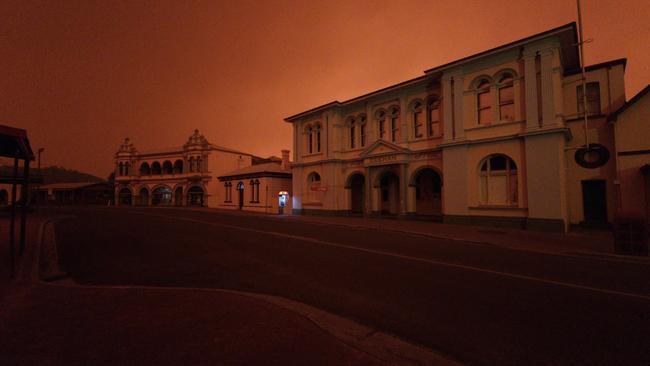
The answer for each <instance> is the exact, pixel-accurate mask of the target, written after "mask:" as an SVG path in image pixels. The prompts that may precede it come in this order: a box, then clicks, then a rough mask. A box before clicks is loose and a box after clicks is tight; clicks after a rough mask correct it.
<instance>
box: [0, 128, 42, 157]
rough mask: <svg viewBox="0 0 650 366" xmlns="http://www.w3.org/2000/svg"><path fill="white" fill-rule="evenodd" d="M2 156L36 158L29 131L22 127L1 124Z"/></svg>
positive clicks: (0, 152)
mask: <svg viewBox="0 0 650 366" xmlns="http://www.w3.org/2000/svg"><path fill="white" fill-rule="evenodd" d="M0 156H3V157H7V158H18V159H22V160H34V152H33V151H32V147H31V146H30V145H29V139H28V138H27V131H25V130H24V129H22V128H15V127H9V126H3V125H0Z"/></svg>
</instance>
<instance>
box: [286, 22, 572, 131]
mask: <svg viewBox="0 0 650 366" xmlns="http://www.w3.org/2000/svg"><path fill="white" fill-rule="evenodd" d="M576 27H577V26H576V23H575V22H571V23H568V24H565V25H563V26H560V27H557V28H553V29H550V30H547V31H544V32H541V33H537V34H534V35H532V36H529V37H526V38H522V39H519V40H517V41H514V42H510V43H507V44H505V45H501V46H498V47H495V48H491V49H489V50H486V51H482V52H479V53H476V54H473V55H471V56H467V57H464V58H461V59H459V60H456V61H452V62H448V63H446V64H443V65H440V66H436V67H434V68H431V69H428V70H425V71H424V73H425V74H426V75H423V76H418V77H416V78H413V79H409V80H406V81H403V82H400V83H398V84H394V85H391V86H388V87H385V88H382V89H379V90H376V91H373V92H370V93H367V94H364V95H361V96H359V97H355V98H352V99H348V100H346V101H344V102H339V101H338V100H335V101H333V102H329V103H327V104H323V105H321V106H319V107H315V108H312V109H309V110H307V111H304V112H300V113H297V114H294V115H292V116H290V117H287V118H285V119H284V121H285V122H293V121H295V120H296V119H298V118H301V117H304V116H307V115H310V114H312V113H314V112H317V111H319V110H323V109H326V108H330V107H333V106H343V105H346V104H350V103H353V102H356V101H358V100H360V99H364V98H367V97H369V96H372V95H376V94H379V93H382V92H385V91H388V90H392V89H396V88H399V87H403V86H405V85H408V84H412V83H416V82H419V81H422V80H424V79H426V78H427V77H429V76H430V75H431V74H432V73H437V72H442V71H444V70H445V69H449V68H452V67H455V66H458V65H459V64H462V63H464V62H468V61H471V60H474V59H478V58H481V57H486V56H489V55H492V54H494V53H497V52H502V51H505V50H507V49H512V48H516V47H520V46H522V45H523V44H525V43H529V42H532V41H535V40H537V39H542V38H545V37H548V36H551V35H554V34H564V35H565V37H570V39H567V40H566V41H567V42H568V43H569V44H571V45H575V44H577V43H578V35H577V28H576ZM567 32H568V33H567ZM562 52H564V53H563V59H565V60H566V62H567V63H568V65H567V68H568V69H574V68H578V67H579V65H580V61H579V57H578V50H577V47H563V48H562Z"/></svg>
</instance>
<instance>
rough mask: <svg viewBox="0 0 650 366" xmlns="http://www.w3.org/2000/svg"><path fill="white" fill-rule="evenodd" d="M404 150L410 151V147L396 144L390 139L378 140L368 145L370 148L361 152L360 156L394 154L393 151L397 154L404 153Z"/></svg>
mask: <svg viewBox="0 0 650 366" xmlns="http://www.w3.org/2000/svg"><path fill="white" fill-rule="evenodd" d="M403 152H408V149H405V148H403V147H401V146H398V145H395V144H393V143H391V142H388V141H384V140H377V141H375V142H374V143H373V144H372V145H370V146H368V148H367V149H365V150H364V151H363V152H362V153H361V154H360V156H361V157H367V156H372V155H385V154H393V153H395V154H396V153H403Z"/></svg>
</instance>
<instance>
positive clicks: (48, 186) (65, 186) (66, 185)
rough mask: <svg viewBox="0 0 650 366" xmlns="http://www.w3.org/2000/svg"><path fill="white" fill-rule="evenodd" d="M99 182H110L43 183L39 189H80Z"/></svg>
mask: <svg viewBox="0 0 650 366" xmlns="http://www.w3.org/2000/svg"><path fill="white" fill-rule="evenodd" d="M99 184H104V185H106V184H108V183H106V182H62V183H50V184H43V185H41V186H39V187H38V190H49V189H80V188H88V187H91V186H95V185H99Z"/></svg>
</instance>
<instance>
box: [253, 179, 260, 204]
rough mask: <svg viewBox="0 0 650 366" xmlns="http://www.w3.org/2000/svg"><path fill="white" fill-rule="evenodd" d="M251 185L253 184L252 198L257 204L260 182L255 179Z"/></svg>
mask: <svg viewBox="0 0 650 366" xmlns="http://www.w3.org/2000/svg"><path fill="white" fill-rule="evenodd" d="M253 184H255V197H254V200H255V202H257V203H259V202H260V181H259V180H258V179H255V181H254V182H253Z"/></svg>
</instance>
